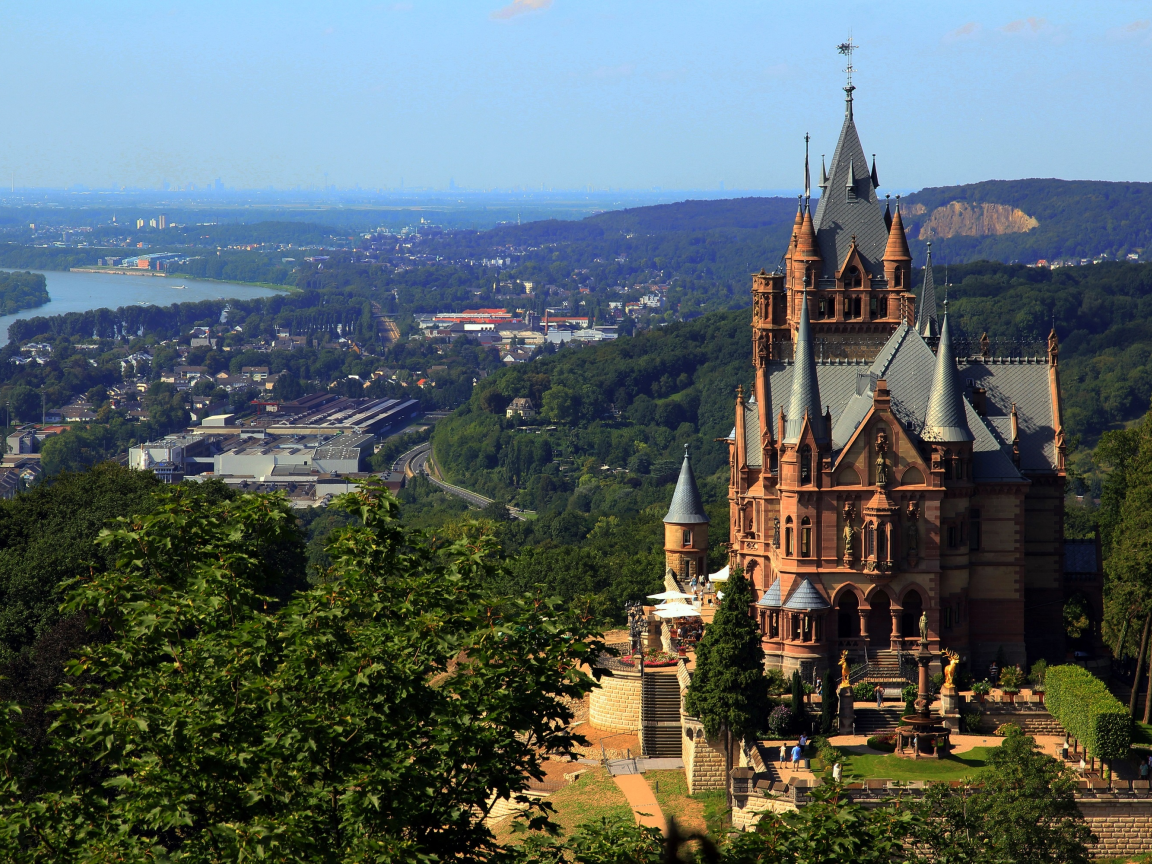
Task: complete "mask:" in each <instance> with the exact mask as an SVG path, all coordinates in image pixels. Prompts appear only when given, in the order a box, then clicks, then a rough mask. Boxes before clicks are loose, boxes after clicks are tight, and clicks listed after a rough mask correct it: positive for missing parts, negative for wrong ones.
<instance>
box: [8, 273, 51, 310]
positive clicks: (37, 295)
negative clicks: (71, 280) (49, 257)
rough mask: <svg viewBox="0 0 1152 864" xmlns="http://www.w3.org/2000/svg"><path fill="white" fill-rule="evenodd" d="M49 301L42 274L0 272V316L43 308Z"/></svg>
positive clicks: (46, 285)
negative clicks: (22, 310)
mask: <svg viewBox="0 0 1152 864" xmlns="http://www.w3.org/2000/svg"><path fill="white" fill-rule="evenodd" d="M48 300H49V297H48V283H47V280H46V279H45V278H44V274H43V273H27V272H25V273H13V272H9V271H0V315H11V314H12V313H13V312H19V311H20V310H21V309H31V308H32V307H33V306H43V305H44V304H45V303H47V302H48Z"/></svg>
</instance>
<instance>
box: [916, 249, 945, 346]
mask: <svg viewBox="0 0 1152 864" xmlns="http://www.w3.org/2000/svg"><path fill="white" fill-rule="evenodd" d="M916 329H917V330H918V331H919V333H920V335H921V336H923V337H924V338H925V339H932V338H935V337H936V336H939V335H940V328H939V326H938V325H937V323H936V280H935V279H934V278H933V276H932V241H931V240H929V241H928V257H927V259H926V260H925V261H924V290H923V291H921V292H920V311H919V312H918V313H917V317H916Z"/></svg>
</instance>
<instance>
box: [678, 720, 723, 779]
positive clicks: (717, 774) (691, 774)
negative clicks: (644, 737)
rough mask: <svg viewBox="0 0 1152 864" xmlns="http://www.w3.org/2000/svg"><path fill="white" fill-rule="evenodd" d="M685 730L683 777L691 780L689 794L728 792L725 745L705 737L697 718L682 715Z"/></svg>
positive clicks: (682, 725)
mask: <svg viewBox="0 0 1152 864" xmlns="http://www.w3.org/2000/svg"><path fill="white" fill-rule="evenodd" d="M680 725H681V727H682V728H683V730H684V741H683V759H684V774H685V775H686V776H687V778H688V794H689V795H695V794H696V793H697V792H706V791H708V790H710V789H727V788H728V783H727V782H726V778H725V776H724V745H723V744H722V743H721V742H719V741H709V740H708V739H707V738H705V737H704V724H702V723H701V722H700V721H699V720H698V719H696V718H695V717H688V716H685V715H684V714H683V713H682V714H681V715H680Z"/></svg>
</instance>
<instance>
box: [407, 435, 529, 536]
mask: <svg viewBox="0 0 1152 864" xmlns="http://www.w3.org/2000/svg"><path fill="white" fill-rule="evenodd" d="M431 456H432V444H431V443H424V444H419V445H417V446H416V447H413V448H412V449H411V450H408V451H407V452H405V453H402V454H400V457H399V458H398V459H397V460H396V462H395V463H394V464H393V465H392V470H393V471H402V472H403V473H404V474H405V475H406V476H408V477H415V476H416V475H417V474H423V475H424V476H425V477H427V478H428V482H429V483H431V484H432V485H434V486H437V487H439V488H441V489H443V490H444V491H445V492H447V493H448V494H449V495H455V496H456V497H457V498H460V499H462V500H464V501H466V502H468V504H470V505H471V506H472V507H475V508H477V509H483V508H484V507H486V506H487V505H489V504H491V503H492V499H491V498H485V497H484V496H483V495H480V494H478V493H476V492H472V491H470V490H468V489H463V488H461V487H460V486H453V485H452V484H451V483H445V482H444V481H443V480H440V479H439V478H437V477H436V476H435V475H433V473H432V472H431V470H429V468H428V463H429V461H430V457H431ZM508 512H509V514H510V515H511V516H512V518H513V519H524V518H525V516H524V511H521V510H517V509H516V508H515V507H509V508H508Z"/></svg>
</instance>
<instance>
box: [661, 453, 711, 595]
mask: <svg viewBox="0 0 1152 864" xmlns="http://www.w3.org/2000/svg"><path fill="white" fill-rule="evenodd" d="M664 565H665V567H666V568H667V569H668V570H671V571H672V572H673V573H674V574H675V575H676V578H677V579H679V580H680V584H681V588H685V587H687V586H688V585H690V584H691V582H692V580H693V578H703V577H704V576H705V575H707V572H708V515H707V514H706V513H705V512H704V505H703V503H702V502H701V501H700V490H699V489H697V488H696V475H695V474H693V473H692V463H691V462H690V461H689V459H688V447H687V446H685V447H684V462H683V464H682V465H681V466H680V478H679V479H678V480H677V481H676V491H675V492H674V493H672V504H671V506H669V507H668V513H667V514H666V515H665V516H664Z"/></svg>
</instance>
